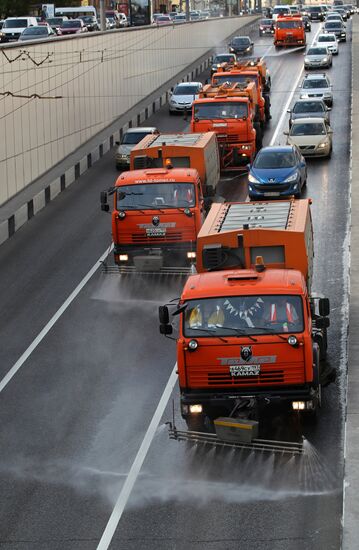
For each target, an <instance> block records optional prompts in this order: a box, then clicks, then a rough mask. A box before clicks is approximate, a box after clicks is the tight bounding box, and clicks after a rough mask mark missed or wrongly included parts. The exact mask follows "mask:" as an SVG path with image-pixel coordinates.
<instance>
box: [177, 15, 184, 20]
mask: <svg viewBox="0 0 359 550" xmlns="http://www.w3.org/2000/svg"><path fill="white" fill-rule="evenodd" d="M175 19H186V16H185V15H175Z"/></svg>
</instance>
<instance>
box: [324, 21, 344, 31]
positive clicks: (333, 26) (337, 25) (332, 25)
mask: <svg viewBox="0 0 359 550" xmlns="http://www.w3.org/2000/svg"><path fill="white" fill-rule="evenodd" d="M341 27H342V24H341V23H340V21H338V22H335V21H333V22H332V23H325V28H326V29H341Z"/></svg>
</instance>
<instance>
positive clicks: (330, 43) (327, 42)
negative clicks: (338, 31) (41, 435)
mask: <svg viewBox="0 0 359 550" xmlns="http://www.w3.org/2000/svg"><path fill="white" fill-rule="evenodd" d="M315 46H326V47H327V48H328V50H329V51H330V52H332V54H333V55H338V53H339V42H338V40H337V37H336V36H335V34H330V33H328V34H320V35H319V36H318V38H317V41H316V43H315Z"/></svg>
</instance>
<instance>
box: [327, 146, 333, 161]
mask: <svg viewBox="0 0 359 550" xmlns="http://www.w3.org/2000/svg"><path fill="white" fill-rule="evenodd" d="M332 152H333V147H331V148H330V150H329V153H328V159H331V158H332Z"/></svg>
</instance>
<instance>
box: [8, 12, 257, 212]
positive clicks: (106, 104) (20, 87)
mask: <svg viewBox="0 0 359 550" xmlns="http://www.w3.org/2000/svg"><path fill="white" fill-rule="evenodd" d="M255 19H256V18H255V17H233V18H221V19H212V20H211V19H210V20H206V21H200V22H196V23H189V24H182V25H171V26H164V27H154V28H152V27H151V28H150V27H147V28H144V29H126V30H121V31H110V32H105V33H95V34H92V33H89V34H86V35H82V36H81V37H76V38H74V37H68V38H64V39H53V40H51V41H43V42H41V43H38V44H34V43H32V44H27V43H26V42H24V43H21V44H20V43H15V44H11V45H6V46H4V47H2V48H0V121H1V126H2V136H3V139H2V140H1V141H0V175H1V177H0V205H2V204H4V203H6V202H7V201H8V200H9V199H11V198H12V197H14V196H15V195H16V194H18V193H19V192H20V191H22V190H23V189H24V188H25V187H26V186H27V185H28V184H29V183H31V182H32V181H34V180H35V179H36V178H38V177H39V176H41V175H42V174H44V173H45V172H46V171H47V170H49V169H50V168H52V167H53V166H54V165H56V164H57V163H59V162H60V161H61V160H62V159H64V158H65V157H67V155H69V154H70V153H72V152H73V151H75V150H76V149H77V148H78V147H80V146H81V145H82V144H83V143H84V142H86V141H87V140H89V139H90V138H92V137H93V136H95V135H96V134H97V133H98V132H100V131H101V130H103V129H104V128H106V127H107V126H109V125H110V124H111V123H113V122H114V121H115V120H116V118H118V117H119V116H121V115H122V114H124V113H125V112H126V111H128V110H129V109H130V108H132V107H133V106H135V105H136V104H137V103H138V102H139V101H141V100H143V99H144V98H145V97H146V96H148V95H149V94H150V93H152V92H154V91H155V90H156V89H157V88H159V87H160V86H162V85H163V84H165V83H166V82H167V81H168V80H170V79H171V78H173V77H174V76H175V75H176V74H178V73H180V72H181V71H183V69H185V68H186V67H187V66H188V65H190V64H192V63H193V62H195V61H196V59H198V58H200V57H201V56H203V55H204V54H205V53H206V52H207V51H208V50H211V49H212V48H215V47H216V45H217V44H218V45H219V44H220V42H221V41H222V40H224V39H225V38H226V37H228V36H229V35H231V34H232V33H234V32H236V31H238V30H239V29H240V28H241V27H244V26H245V25H248V23H250V22H251V21H252V20H253V21H254V20H255ZM221 51H223V50H221ZM33 94H36V95H33ZM18 96H23V97H18ZM31 96H32V97H31Z"/></svg>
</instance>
